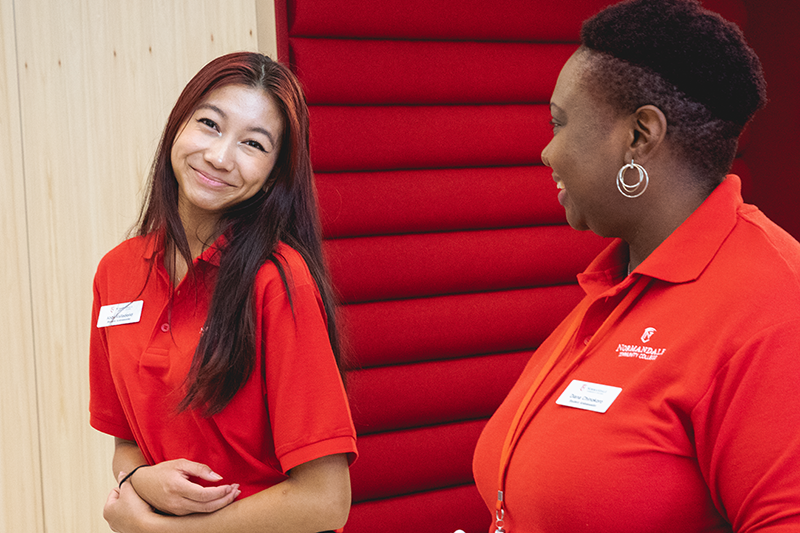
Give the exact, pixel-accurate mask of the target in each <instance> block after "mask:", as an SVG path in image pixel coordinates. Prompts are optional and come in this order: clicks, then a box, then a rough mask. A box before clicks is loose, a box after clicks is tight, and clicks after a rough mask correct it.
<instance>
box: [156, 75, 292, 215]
mask: <svg viewBox="0 0 800 533" xmlns="http://www.w3.org/2000/svg"><path fill="white" fill-rule="evenodd" d="M283 127H284V125H283V117H282V115H281V113H280V111H279V110H278V107H277V106H276V104H275V101H274V99H273V98H272V97H271V96H270V95H269V94H267V93H266V92H264V91H263V90H261V89H257V88H252V87H247V86H244V85H227V86H224V87H221V88H219V89H215V90H214V91H212V92H210V93H209V94H208V95H207V96H206V97H205V98H204V99H203V100H202V101H201V102H200V104H199V105H198V106H197V109H195V111H194V113H193V114H192V115H191V116H190V117H189V119H188V120H187V121H186V122H185V123H184V124H183V125H182V126H181V129H180V130H179V132H178V135H177V136H176V137H175V141H174V142H173V144H172V151H171V154H170V156H171V161H172V169H173V171H174V173H175V179H176V180H177V181H178V211H179V213H180V216H181V219H182V220H183V222H184V226H187V225H195V226H196V225H197V224H207V223H212V224H213V223H216V221H217V220H218V219H219V217H220V215H221V214H222V213H223V212H224V211H225V210H227V209H229V208H231V207H233V206H235V205H237V204H239V203H241V202H243V201H245V200H247V199H249V198H251V197H253V195H255V194H256V193H257V192H258V191H259V190H261V189H262V188H264V187H265V185H266V182H267V178H268V177H269V175H270V173H271V172H272V169H273V167H274V166H275V161H276V160H277V158H278V154H279V152H280V139H281V135H282V134H283Z"/></svg>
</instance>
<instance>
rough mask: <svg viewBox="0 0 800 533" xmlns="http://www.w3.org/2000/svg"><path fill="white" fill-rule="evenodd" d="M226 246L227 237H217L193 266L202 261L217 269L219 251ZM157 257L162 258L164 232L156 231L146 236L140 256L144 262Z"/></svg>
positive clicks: (224, 235) (219, 257)
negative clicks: (145, 242) (143, 249)
mask: <svg viewBox="0 0 800 533" xmlns="http://www.w3.org/2000/svg"><path fill="white" fill-rule="evenodd" d="M227 245H228V237H227V236H226V234H224V233H223V234H222V235H220V236H219V237H217V240H215V241H214V243H213V244H212V245H211V246H209V247H208V248H206V249H205V250H203V253H201V254H200V255H199V256H198V257H197V259H195V264H196V263H197V261H204V262H206V263H209V264H210V265H214V266H216V267H219V263H220V259H221V257H222V253H221V251H222V250H223V249H224V248H225V247H226V246H227ZM155 255H158V256H159V257H163V256H164V230H163V229H162V230H158V231H155V232H153V233H150V234H149V235H148V236H147V244H146V245H145V251H144V253H143V254H142V259H144V260H145V261H150V260H151V259H153V256H155Z"/></svg>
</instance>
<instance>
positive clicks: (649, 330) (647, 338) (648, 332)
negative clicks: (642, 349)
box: [642, 328, 656, 344]
mask: <svg viewBox="0 0 800 533" xmlns="http://www.w3.org/2000/svg"><path fill="white" fill-rule="evenodd" d="M655 332H656V328H644V333H642V342H643V343H645V344H647V343H648V342H650V337H652V336H653V333H655Z"/></svg>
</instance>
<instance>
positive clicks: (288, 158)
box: [133, 52, 340, 416]
mask: <svg viewBox="0 0 800 533" xmlns="http://www.w3.org/2000/svg"><path fill="white" fill-rule="evenodd" d="M227 85H243V86H246V87H252V88H258V89H262V90H264V91H265V92H266V93H268V94H269V95H271V96H272V97H273V98H274V100H275V103H276V104H277V107H278V109H279V110H280V111H281V114H282V115H283V123H284V128H283V136H282V138H281V141H280V145H279V146H280V153H279V155H278V158H277V160H276V162H275V166H274V168H273V170H272V173H271V175H270V176H269V178H268V179H267V183H268V184H270V185H269V188H268V189H266V190H261V191H259V192H258V193H256V194H255V195H254V196H253V197H252V198H250V199H248V200H245V201H244V202H242V203H240V204H238V205H236V206H234V207H233V208H231V209H229V210H228V211H227V212H226V213H224V214H223V216H222V217H221V218H220V221H219V224H220V227H218V228H217V230H218V233H225V234H226V235H227V236H228V237H229V239H228V241H227V245H226V247H225V248H224V249H223V250H222V256H221V259H220V267H219V272H218V275H217V280H216V284H215V286H214V292H213V294H212V297H211V303H210V306H209V310H208V316H207V318H206V322H205V326H204V329H203V335H202V336H201V337H200V342H199V344H198V346H197V349H196V351H195V354H194V358H193V359H192V364H191V367H190V370H189V374H188V376H187V381H186V385H187V390H186V395H185V397H184V398H183V401H182V402H181V403H180V404H179V406H178V409H179V410H185V409H189V408H193V409H194V408H196V409H201V410H202V411H203V413H204V414H205V415H207V416H210V415H213V414H215V413H218V412H219V411H221V410H222V409H223V408H224V407H225V406H226V405H227V404H228V402H230V400H231V399H232V398H233V396H234V395H235V394H236V392H237V391H238V390H239V389H240V388H241V387H242V385H243V384H244V383H245V381H247V379H248V378H249V377H250V374H252V372H253V369H254V367H255V361H256V356H257V354H258V345H257V342H258V339H256V338H255V313H254V309H253V286H254V282H255V278H256V274H257V273H258V271H259V269H260V268H261V266H262V265H263V264H264V263H265V262H267V261H270V262H272V263H273V264H274V265H275V266H276V267H277V269H278V272H279V273H280V275H281V278H282V280H283V283H284V286H285V287H286V290H287V292H288V293H289V301H290V303H291V301H292V300H291V282H290V280H288V281H287V273H286V271H285V270H284V268H283V266H282V262H281V258H280V257H278V256H277V254H276V247H277V245H278V243H279V242H284V243H286V244H288V245H289V246H291V247H292V248H294V249H295V250H297V251H298V252H299V253H300V254H301V255H302V257H303V259H304V260H305V261H306V263H307V265H308V267H309V269H310V271H311V274H312V276H313V277H314V280H315V281H316V283H317V286H318V288H319V290H320V293H321V295H322V301H323V304H324V306H325V311H326V312H327V315H328V336H329V338H330V342H331V345H332V347H333V352H334V355H335V356H336V361H337V364H339V362H340V346H339V336H338V333H337V328H336V314H335V305H334V298H333V291H332V290H331V286H330V282H329V279H328V275H327V272H326V269H325V266H324V261H323V256H322V236H321V231H320V223H319V216H318V211H317V196H316V190H315V187H314V181H313V175H312V172H311V160H310V158H309V130H308V123H309V120H308V107H307V105H306V100H305V96H304V95H303V91H302V89H301V87H300V84H299V82H298V81H297V78H295V76H294V75H293V74H292V73H291V72H290V71H289V69H287V68H286V67H284V66H283V65H281V64H280V63H277V62H275V61H272V60H271V59H270V58H269V57H267V56H264V55H262V54H258V53H252V52H237V53H233V54H228V55H225V56H222V57H219V58H217V59H214V60H213V61H211V62H210V63H208V64H207V65H206V66H205V67H203V68H202V69H201V70H200V72H198V73H197V74H196V75H195V76H194V78H192V80H191V81H189V83H188V84H187V85H186V87H185V88H184V89H183V92H182V93H181V95H180V97H179V98H178V101H177V103H176V104H175V107H174V108H173V109H172V112H171V113H170V115H169V119H168V120H167V125H166V127H165V128H164V133H163V135H162V137H161V142H160V143H159V146H158V149H157V151H156V157H155V160H154V162H153V166H152V169H151V172H150V180H149V187H148V194H147V197H146V198H145V201H144V203H143V205H142V208H141V211H140V214H139V220H138V221H137V224H136V226H135V227H134V230H133V232H134V233H135V234H136V235H139V236H144V235H150V234H157V235H163V239H162V240H161V241H160V242H159V245H160V246H161V247H162V249H163V250H165V252H167V253H169V252H170V251H171V250H172V251H173V252H172V261H173V262H174V261H175V253H179V254H180V255H181V257H183V259H184V260H185V261H186V263H187V265H188V266H189V273H188V275H189V276H193V275H194V271H193V267H192V256H191V252H190V250H189V243H188V240H187V237H186V233H185V231H184V228H183V224H182V223H181V219H180V216H179V214H178V183H177V180H176V179H175V174H174V172H173V169H172V162H171V159H170V153H171V150H172V144H173V142H174V140H175V138H176V137H177V135H178V133H179V131H180V128H181V127H182V125H183V124H184V122H186V120H188V118H189V117H190V116H191V115H192V114H193V113H194V111H195V109H196V108H197V106H198V105H199V104H200V103H201V102H202V100H203V99H204V97H205V96H206V95H207V94H209V93H210V92H211V91H213V90H215V89H219V88H220V87H224V86H227ZM175 251H176V252H175ZM154 257H157V255H154ZM165 257H167V261H169V260H170V258H169V256H166V255H165ZM154 261H155V259H154ZM173 264H174V263H173ZM153 266H154V265H151V272H152V268H153ZM289 278H290V276H289ZM267 334H269V332H267Z"/></svg>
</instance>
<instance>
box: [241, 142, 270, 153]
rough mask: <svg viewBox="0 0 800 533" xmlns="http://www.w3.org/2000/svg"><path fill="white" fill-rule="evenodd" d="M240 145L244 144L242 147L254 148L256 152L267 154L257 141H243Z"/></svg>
mask: <svg viewBox="0 0 800 533" xmlns="http://www.w3.org/2000/svg"><path fill="white" fill-rule="evenodd" d="M242 144H244V145H246V146H250V147H253V148H255V149H256V150H259V151H261V152H264V153H267V150H266V149H265V148H264V145H262V144H261V143H260V142H258V141H244V142H243V143H242Z"/></svg>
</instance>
